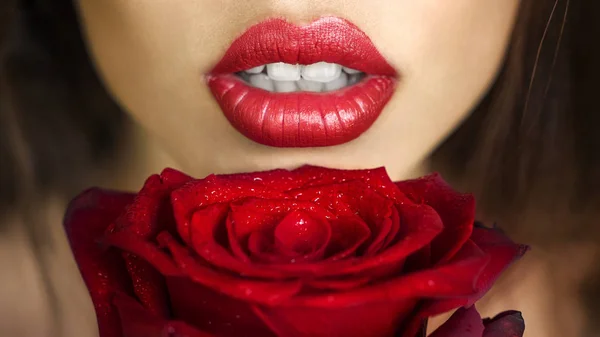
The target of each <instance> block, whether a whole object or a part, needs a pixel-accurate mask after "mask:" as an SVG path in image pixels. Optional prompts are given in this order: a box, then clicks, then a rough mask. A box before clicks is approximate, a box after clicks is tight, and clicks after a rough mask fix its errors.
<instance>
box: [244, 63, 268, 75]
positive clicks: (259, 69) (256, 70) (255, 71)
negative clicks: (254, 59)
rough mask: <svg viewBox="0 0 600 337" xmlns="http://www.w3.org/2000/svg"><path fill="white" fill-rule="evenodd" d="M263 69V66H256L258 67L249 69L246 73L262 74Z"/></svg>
mask: <svg viewBox="0 0 600 337" xmlns="http://www.w3.org/2000/svg"><path fill="white" fill-rule="evenodd" d="M264 69H265V66H264V65H262V66H258V67H254V68H250V69H248V70H246V72H247V73H249V74H260V73H262V71H263V70H264Z"/></svg>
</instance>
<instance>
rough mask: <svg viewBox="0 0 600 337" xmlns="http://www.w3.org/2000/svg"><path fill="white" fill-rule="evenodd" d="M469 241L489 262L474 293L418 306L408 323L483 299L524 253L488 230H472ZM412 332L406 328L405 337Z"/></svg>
mask: <svg viewBox="0 0 600 337" xmlns="http://www.w3.org/2000/svg"><path fill="white" fill-rule="evenodd" d="M472 239H473V241H471V240H469V241H467V244H474V245H477V247H479V249H481V251H483V252H484V254H486V255H487V256H488V258H489V263H488V264H487V265H486V266H485V268H484V270H483V271H482V272H481V274H480V275H479V276H478V277H477V278H475V279H474V282H475V291H474V292H473V294H471V295H469V296H464V297H458V298H451V299H445V300H430V301H426V302H424V303H423V304H422V305H421V308H420V311H419V312H418V313H416V314H415V315H416V316H415V319H414V320H411V321H412V322H418V321H420V320H422V319H425V318H427V317H432V316H436V315H438V314H441V313H444V312H448V311H450V310H453V309H456V308H458V307H462V306H470V305H472V304H473V303H475V302H476V301H477V300H479V299H480V298H481V297H483V295H485V293H486V292H487V291H488V290H489V289H490V287H491V286H492V284H493V283H494V282H495V280H496V279H498V277H499V276H500V274H501V273H502V272H503V271H504V270H505V269H506V268H507V267H508V266H509V265H510V264H511V263H512V262H514V261H515V260H516V259H518V258H520V257H521V256H522V255H523V254H525V253H526V252H527V250H528V247H527V246H523V245H519V244H515V243H513V242H512V241H510V239H508V238H507V237H506V236H504V235H503V234H502V233H501V232H500V231H497V230H494V229H489V228H474V229H473V234H472ZM416 329H418V326H417V325H416V324H413V325H412V326H410V327H407V328H406V329H405V330H406V331H407V334H406V335H405V336H410V337H412V336H413V335H414V332H415V331H416ZM411 333H412V335H411Z"/></svg>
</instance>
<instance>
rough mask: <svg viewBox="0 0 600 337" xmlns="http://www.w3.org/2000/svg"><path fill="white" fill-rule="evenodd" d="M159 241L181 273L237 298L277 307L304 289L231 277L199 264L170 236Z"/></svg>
mask: <svg viewBox="0 0 600 337" xmlns="http://www.w3.org/2000/svg"><path fill="white" fill-rule="evenodd" d="M158 240H159V242H160V243H161V244H163V245H164V246H165V247H167V248H168V249H169V251H170V252H171V254H172V255H173V259H174V260H175V262H176V263H177V265H178V266H179V268H180V269H181V271H183V272H184V273H185V274H186V275H187V276H188V277H189V278H190V279H192V280H193V281H194V282H197V283H200V284H202V285H204V286H206V287H209V288H211V289H214V290H215V291H217V292H220V293H223V294H225V295H228V296H231V297H233V298H237V299H240V300H243V301H249V302H254V303H263V304H267V305H275V304H279V303H281V302H283V301H285V300H287V299H289V298H290V297H292V296H294V295H295V294H297V293H298V292H299V291H300V289H301V287H302V284H301V283H300V282H298V281H289V282H288V281H279V282H261V281H254V280H248V279H243V278H240V277H236V276H230V275H229V274H226V273H224V272H221V271H216V270H213V269H211V268H209V267H206V266H203V265H202V264H200V263H198V261H196V259H195V258H194V257H193V256H191V255H190V253H189V252H188V251H187V250H186V249H185V248H184V247H182V246H181V245H179V243H177V242H176V241H175V240H174V239H173V238H172V237H171V235H170V234H169V233H166V232H165V233H161V234H160V235H159V236H158Z"/></svg>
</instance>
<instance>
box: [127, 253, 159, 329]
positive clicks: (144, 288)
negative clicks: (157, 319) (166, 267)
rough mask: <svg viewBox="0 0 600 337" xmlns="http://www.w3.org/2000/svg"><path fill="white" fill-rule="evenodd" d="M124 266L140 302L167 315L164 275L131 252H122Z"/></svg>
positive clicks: (153, 310) (154, 310) (156, 311)
mask: <svg viewBox="0 0 600 337" xmlns="http://www.w3.org/2000/svg"><path fill="white" fill-rule="evenodd" d="M123 259H124V260H125V266H126V267H127V271H128V272H129V276H130V277H131V281H132V284H133V291H134V293H135V295H136V296H137V298H138V299H139V300H140V302H141V303H142V304H143V305H144V306H145V307H146V308H148V310H150V311H152V313H154V314H156V315H159V316H161V317H168V315H169V299H168V298H167V292H166V285H165V279H164V276H163V275H162V274H161V273H160V272H158V270H156V269H155V268H154V267H153V266H152V265H151V264H150V263H148V262H147V261H145V260H143V259H141V258H139V257H138V256H136V255H134V254H131V253H123Z"/></svg>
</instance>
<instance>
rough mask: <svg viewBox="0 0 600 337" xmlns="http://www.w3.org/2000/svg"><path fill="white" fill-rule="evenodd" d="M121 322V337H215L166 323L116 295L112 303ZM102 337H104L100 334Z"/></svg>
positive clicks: (140, 306)
mask: <svg viewBox="0 0 600 337" xmlns="http://www.w3.org/2000/svg"><path fill="white" fill-rule="evenodd" d="M113 303H114V305H115V307H116V308H117V310H118V314H119V317H120V320H121V321H122V322H123V326H122V330H121V331H120V332H119V333H120V335H119V336H123V337H165V336H169V337H217V336H215V335H212V334H208V333H206V332H203V331H200V330H198V329H196V328H194V327H192V326H190V325H188V324H185V323H183V322H178V321H168V320H166V319H164V318H163V317H161V316H156V315H153V314H152V313H151V312H150V311H148V310H147V309H146V308H144V307H143V306H142V305H141V304H139V303H138V302H136V301H135V300H134V299H133V298H131V297H129V296H127V295H123V294H120V295H117V296H115V299H114V301H113ZM101 336H102V337H104V335H102V334H101Z"/></svg>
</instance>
